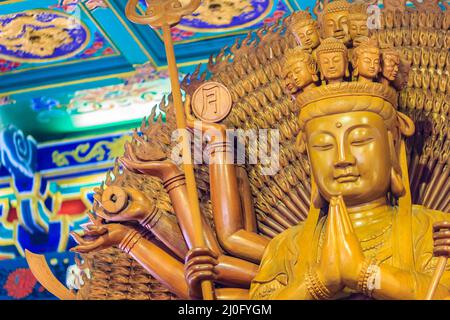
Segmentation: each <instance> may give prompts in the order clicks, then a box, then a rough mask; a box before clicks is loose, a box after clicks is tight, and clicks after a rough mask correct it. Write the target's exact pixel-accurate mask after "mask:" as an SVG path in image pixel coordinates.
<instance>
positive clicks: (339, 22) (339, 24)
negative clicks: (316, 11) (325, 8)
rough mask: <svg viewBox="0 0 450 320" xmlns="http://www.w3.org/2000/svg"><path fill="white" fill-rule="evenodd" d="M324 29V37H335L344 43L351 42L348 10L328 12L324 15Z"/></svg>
mask: <svg viewBox="0 0 450 320" xmlns="http://www.w3.org/2000/svg"><path fill="white" fill-rule="evenodd" d="M323 22H324V23H323V24H322V30H323V35H324V38H330V37H334V38H336V39H338V40H340V41H342V42H343V43H344V44H349V43H350V40H351V38H350V33H349V30H348V11H340V12H334V13H328V14H326V15H324V17H323Z"/></svg>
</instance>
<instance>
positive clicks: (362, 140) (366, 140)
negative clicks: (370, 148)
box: [351, 137, 374, 146]
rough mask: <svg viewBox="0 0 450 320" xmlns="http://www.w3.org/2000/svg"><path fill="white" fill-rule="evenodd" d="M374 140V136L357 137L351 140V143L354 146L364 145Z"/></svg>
mask: <svg viewBox="0 0 450 320" xmlns="http://www.w3.org/2000/svg"><path fill="white" fill-rule="evenodd" d="M373 140H374V138H372V137H366V138H360V139H355V140H353V141H352V142H351V145H352V146H362V145H365V144H368V143H370V142H372V141H373Z"/></svg>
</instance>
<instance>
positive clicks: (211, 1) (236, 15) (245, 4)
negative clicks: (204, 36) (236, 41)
mask: <svg viewBox="0 0 450 320" xmlns="http://www.w3.org/2000/svg"><path fill="white" fill-rule="evenodd" d="M180 1H181V2H183V0H180ZM277 3H278V1H277V0H227V1H224V0H205V1H202V4H201V5H200V7H199V8H198V9H197V10H196V11H195V12H194V13H193V14H192V15H190V16H186V17H184V18H183V19H182V20H181V22H180V24H179V25H178V26H177V27H178V28H180V29H183V30H188V31H194V32H227V31H233V30H238V29H243V28H247V27H250V26H253V25H255V24H257V23H259V22H261V21H262V20H264V19H265V18H266V17H268V16H269V14H270V13H271V12H272V10H273V9H274V7H276V4H277Z"/></svg>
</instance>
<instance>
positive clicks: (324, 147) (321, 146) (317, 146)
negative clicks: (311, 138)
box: [313, 143, 333, 151]
mask: <svg viewBox="0 0 450 320" xmlns="http://www.w3.org/2000/svg"><path fill="white" fill-rule="evenodd" d="M313 148H314V149H316V150H319V151H326V150H330V149H331V148H333V144H332V143H325V144H314V145H313Z"/></svg>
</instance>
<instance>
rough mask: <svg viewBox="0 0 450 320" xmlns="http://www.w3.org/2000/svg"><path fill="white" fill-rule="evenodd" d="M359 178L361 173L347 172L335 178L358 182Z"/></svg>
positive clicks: (341, 180)
mask: <svg viewBox="0 0 450 320" xmlns="http://www.w3.org/2000/svg"><path fill="white" fill-rule="evenodd" d="M358 179H359V175H353V174H347V175H341V176H338V177H336V178H335V180H336V181H337V182H339V183H347V182H356V180H358Z"/></svg>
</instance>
